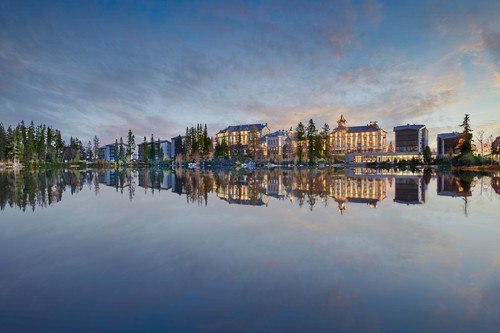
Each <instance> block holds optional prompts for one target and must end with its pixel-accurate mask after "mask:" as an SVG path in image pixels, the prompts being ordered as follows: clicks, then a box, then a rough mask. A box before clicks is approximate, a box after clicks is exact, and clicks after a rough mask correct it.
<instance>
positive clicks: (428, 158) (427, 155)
mask: <svg viewBox="0 0 500 333" xmlns="http://www.w3.org/2000/svg"><path fill="white" fill-rule="evenodd" d="M423 158H424V162H425V164H430V163H431V160H432V151H431V148H430V147H429V146H425V148H424V152H423Z"/></svg>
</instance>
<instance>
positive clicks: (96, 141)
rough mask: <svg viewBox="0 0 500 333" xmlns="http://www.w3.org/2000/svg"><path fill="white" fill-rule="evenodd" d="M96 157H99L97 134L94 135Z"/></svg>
mask: <svg viewBox="0 0 500 333" xmlns="http://www.w3.org/2000/svg"><path fill="white" fill-rule="evenodd" d="M94 158H95V159H98V158H99V138H98V137H97V135H94Z"/></svg>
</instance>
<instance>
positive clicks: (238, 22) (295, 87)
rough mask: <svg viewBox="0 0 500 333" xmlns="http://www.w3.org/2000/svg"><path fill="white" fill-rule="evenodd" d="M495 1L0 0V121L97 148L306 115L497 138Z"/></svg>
mask: <svg viewBox="0 0 500 333" xmlns="http://www.w3.org/2000/svg"><path fill="white" fill-rule="evenodd" d="M498 13H500V2H498V1H460V0H458V1H453V2H450V1H426V0H424V1H188V2H182V1H153V0H151V1H141V2H139V1H136V2H132V1H19V0H17V1H9V0H7V1H5V0H4V1H2V2H1V3H0V115H1V117H0V121H1V122H3V123H4V124H17V123H18V122H19V121H21V120H24V121H25V122H29V121H31V120H33V121H34V122H35V123H46V124H50V125H52V126H53V127H55V128H58V129H61V130H62V132H63V135H64V136H67V137H69V136H70V135H72V136H77V137H79V138H80V139H81V140H82V141H84V142H87V141H88V140H90V139H91V138H92V137H93V136H94V134H96V135H97V136H98V137H100V138H101V142H102V143H107V142H113V141H114V140H115V138H119V137H120V136H123V137H125V136H126V133H127V131H128V129H129V128H131V129H132V130H133V131H134V133H135V134H136V137H142V136H144V135H146V136H148V137H149V136H150V134H151V133H154V134H155V137H161V138H170V137H173V136H175V135H177V134H179V133H183V132H184V131H185V128H186V126H189V127H191V126H195V125H196V123H207V125H208V128H209V132H210V133H211V134H214V133H215V132H217V131H218V130H219V129H221V128H223V127H225V126H227V125H232V124H238V123H255V122H258V123H266V122H267V123H268V124H269V126H270V128H271V130H277V129H282V128H284V129H288V128H290V127H291V126H293V127H295V126H296V125H297V123H298V122H299V121H302V122H307V121H308V120H309V119H310V118H313V119H314V120H315V122H316V124H317V125H318V127H319V126H321V125H322V124H323V123H325V122H326V123H328V124H329V125H330V127H331V128H333V127H335V126H336V120H337V119H338V118H339V117H340V114H344V116H345V117H346V119H347V120H348V125H353V126H354V125H363V124H366V123H368V122H369V121H371V120H377V121H379V124H380V125H381V126H382V127H383V128H384V129H385V130H387V131H388V132H389V133H392V128H393V127H394V126H397V125H401V124H406V123H423V124H426V125H427V126H428V128H429V130H430V135H431V142H430V143H431V146H435V136H436V135H437V133H439V132H447V131H453V130H459V127H458V124H460V123H461V122H462V120H463V115H464V114H465V113H469V114H470V115H471V121H472V127H473V129H476V132H477V131H479V130H484V131H485V133H486V136H489V135H493V136H498V135H500V15H498Z"/></svg>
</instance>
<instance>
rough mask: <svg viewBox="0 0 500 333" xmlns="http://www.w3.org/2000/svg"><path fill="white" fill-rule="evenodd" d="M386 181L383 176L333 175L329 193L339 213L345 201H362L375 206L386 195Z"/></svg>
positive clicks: (341, 211)
mask: <svg viewBox="0 0 500 333" xmlns="http://www.w3.org/2000/svg"><path fill="white" fill-rule="evenodd" d="M386 187H387V183H386V181H385V179H384V178H374V177H334V178H333V180H332V182H331V186H330V194H331V196H332V198H333V199H334V200H335V201H336V202H337V204H338V209H339V211H340V213H341V214H343V213H344V211H345V210H346V209H347V203H348V202H352V203H363V204H366V205H368V206H369V207H370V208H376V207H377V205H378V203H379V202H380V201H382V200H384V199H385V198H386V197H387V188H386Z"/></svg>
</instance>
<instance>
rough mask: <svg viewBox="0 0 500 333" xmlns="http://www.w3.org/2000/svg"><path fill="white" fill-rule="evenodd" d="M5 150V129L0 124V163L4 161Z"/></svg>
mask: <svg viewBox="0 0 500 333" xmlns="http://www.w3.org/2000/svg"><path fill="white" fill-rule="evenodd" d="M6 148H7V133H5V128H4V127H3V123H0V161H2V160H5V158H6V157H7V155H6Z"/></svg>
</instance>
